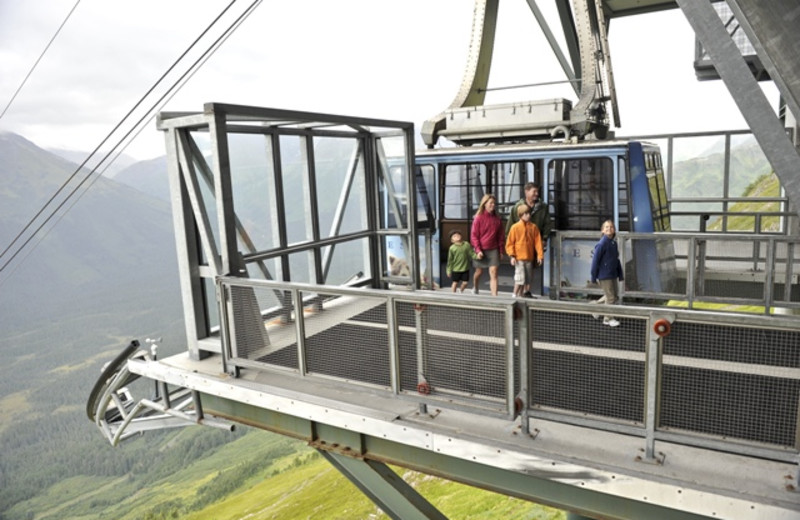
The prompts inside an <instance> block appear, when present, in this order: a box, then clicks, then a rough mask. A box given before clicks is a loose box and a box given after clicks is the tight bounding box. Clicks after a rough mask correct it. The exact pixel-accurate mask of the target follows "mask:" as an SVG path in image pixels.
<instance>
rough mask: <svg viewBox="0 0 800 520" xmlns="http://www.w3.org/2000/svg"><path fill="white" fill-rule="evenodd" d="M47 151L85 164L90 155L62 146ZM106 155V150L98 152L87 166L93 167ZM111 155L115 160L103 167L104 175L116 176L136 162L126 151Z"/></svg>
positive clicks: (70, 160) (76, 162)
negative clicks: (65, 148)
mask: <svg viewBox="0 0 800 520" xmlns="http://www.w3.org/2000/svg"><path fill="white" fill-rule="evenodd" d="M47 151H48V152H50V153H52V154H53V155H57V156H59V157H61V158H62V159H66V160H67V161H69V162H71V163H75V164H83V161H86V159H87V157H88V156H89V152H77V151H75V150H64V149H62V148H48V149H47ZM104 156H105V153H104V152H98V153H97V155H96V156H95V157H94V158H93V160H92V161H87V164H86V166H87V167H89V168H91V167H93V166H94V165H95V164H97V162H98V161H100V160H102V159H103V157H104ZM111 157H113V158H114V161H113V162H112V163H111V164H109V165H108V167H107V168H101V170H102V172H100V173H101V175H103V176H104V177H108V178H114V176H115V175H116V174H117V173H119V172H120V171H122V170H123V169H125V168H127V167H128V166H130V165H131V164H134V163H135V162H136V159H134V158H133V157H131V156H130V155H125V154H124V153H121V154H119V155H115V154H112V155H111ZM106 162H107V161H106Z"/></svg>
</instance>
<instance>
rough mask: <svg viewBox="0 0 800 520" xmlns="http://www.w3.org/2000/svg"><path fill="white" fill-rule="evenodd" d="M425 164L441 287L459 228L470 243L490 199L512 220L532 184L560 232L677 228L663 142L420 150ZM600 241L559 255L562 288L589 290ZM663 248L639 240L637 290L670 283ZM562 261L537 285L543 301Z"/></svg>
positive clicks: (634, 257)
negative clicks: (609, 223) (609, 224)
mask: <svg viewBox="0 0 800 520" xmlns="http://www.w3.org/2000/svg"><path fill="white" fill-rule="evenodd" d="M416 165H417V181H418V186H417V189H418V198H417V202H418V213H419V215H418V217H419V220H420V226H419V228H420V229H424V228H425V226H426V225H428V226H429V229H431V231H432V244H433V247H432V250H433V255H434V259H433V261H432V262H431V265H432V266H433V270H434V271H433V273H432V274H433V278H434V280H436V281H437V282H439V283H443V284H447V283H448V281H447V280H442V277H443V276H445V273H444V270H445V269H444V264H442V262H445V261H446V259H447V249H448V247H449V245H450V243H449V239H448V238H447V237H449V234H450V231H451V230H452V229H459V230H461V231H462V233H464V237H465V239H468V238H469V233H470V227H471V223H472V220H473V218H474V216H475V212H476V211H477V208H478V205H479V203H480V200H481V197H482V196H483V195H484V194H486V193H491V194H494V195H495V196H496V197H497V203H498V211H500V213H501V216H502V218H503V220H504V221H505V220H506V219H508V216H509V212H510V211H511V208H512V207H513V206H514V204H515V203H516V202H517V201H518V200H520V199H521V198H523V197H524V190H523V187H524V186H525V184H526V183H528V182H534V183H537V184H539V185H540V187H541V196H542V198H543V199H544V200H545V202H546V203H547V205H548V207H549V209H550V214H551V219H552V222H553V230H554V231H583V232H596V237H597V239H599V237H600V227H601V225H602V223H603V222H604V221H605V220H607V219H612V220H613V221H614V223H615V225H616V227H617V230H618V231H620V232H633V233H653V232H659V231H669V230H670V217H669V209H668V204H667V194H666V186H665V183H664V172H663V168H662V163H661V154H660V151H659V148H658V146H656V145H654V144H650V143H645V142H639V141H628V140H610V141H586V142H578V143H573V142H547V143H531V144H502V145H487V146H471V147H458V148H439V149H429V150H423V151H420V152H418V153H417V156H416ZM597 239H587V240H571V241H570V242H569V247H568V248H567V249H566V250H562V251H560V252H559V254H560V255H561V258H560V261H561V262H562V264H561V265H562V280H561V281H560V282H558V285H560V286H564V284H565V281H566V283H567V284H572V285H581V286H585V284H586V281H587V280H588V278H589V265H590V262H591V254H592V250H593V246H594V243H595V242H596V240H597ZM659 248H663V246H662V245H660V244H658V242H657V241H655V240H654V241H652V242H651V241H646V240H645V241H637V242H636V243H635V246H634V248H633V249H634V250H633V251H629V252H628V255H627V256H626V258H628V265H627V266H626V273H629V274H628V275H627V276H628V277H629V278H631V276H630V275H631V274H633V275H634V276H633V278H634V279H632V280H631V279H629V280H628V281H627V284H628V286H629V287H630V286H631V285H632V284H633V285H634V286H635V289H637V290H642V291H660V290H662V286H663V285H665V284H667V283H670V281H669V280H665V279H664V275H663V273H662V270H660V269H659V263H663V261H664V259H665V257H673V256H674V254H673V253H672V252H671V251H665V250H659ZM554 254H555V253H554V252H553V251H552V248H550V250H549V251H548V253H547V255H548V256H547V258H546V260H545V269H544V272H543V280H540V281H538V283H537V286H538V287H536V290H537V292H539V294H547V293H548V291H549V289H550V288H551V287H554V286H555V285H554V284H555V283H556V282H554V281H552V280H550V268H549V267H550V265H551V264H552V262H553V261H554V257H553V255H554ZM631 262H633V265H631ZM506 263H507V260H506ZM631 268H632V269H633V270H631ZM501 269H502V267H501ZM423 271H424V266H423ZM663 272H669V270H664V271H663ZM540 273H541V270H540ZM660 273H661V274H660Z"/></svg>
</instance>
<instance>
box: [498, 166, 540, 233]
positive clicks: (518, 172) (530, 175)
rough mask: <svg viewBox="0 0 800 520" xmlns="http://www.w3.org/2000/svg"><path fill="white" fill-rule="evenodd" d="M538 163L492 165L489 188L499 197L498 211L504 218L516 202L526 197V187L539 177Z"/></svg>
mask: <svg viewBox="0 0 800 520" xmlns="http://www.w3.org/2000/svg"><path fill="white" fill-rule="evenodd" d="M537 165H538V163H533V162H525V161H516V162H503V163H494V164H493V165H492V167H491V179H490V180H491V187H490V188H489V190H490V191H491V192H492V193H493V194H494V195H495V196H496V197H497V211H499V212H500V216H501V217H502V218H503V219H507V218H508V214H509V212H510V211H511V208H512V207H513V206H514V204H516V203H517V201H519V199H521V198H523V197H524V187H525V183H527V182H528V181H529V180H531V179H536V178H538V175H536V174H537V173H538V172H536V171H535V170H536V166H537Z"/></svg>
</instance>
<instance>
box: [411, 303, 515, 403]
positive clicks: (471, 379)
mask: <svg viewBox="0 0 800 520" xmlns="http://www.w3.org/2000/svg"><path fill="white" fill-rule="evenodd" d="M397 313H398V325H399V326H400V341H399V357H400V380H401V381H400V384H401V390H404V391H416V390H417V385H418V384H419V383H427V384H428V385H429V389H430V392H431V394H433V395H436V394H448V395H450V396H453V395H454V396H459V395H460V396H469V397H478V398H486V399H493V400H494V399H501V400H503V401H505V400H506V396H507V392H508V390H507V389H508V377H507V370H508V368H507V367H508V362H509V360H508V355H507V352H506V351H507V347H506V339H505V314H504V312H503V311H502V310H497V311H492V310H489V309H464V308H458V307H448V306H444V305H425V306H417V307H415V306H414V305H413V304H411V303H405V302H399V303H398V304H397ZM417 326H419V327H420V330H421V331H422V333H421V334H420V335H419V336H418V335H417V333H416V330H417Z"/></svg>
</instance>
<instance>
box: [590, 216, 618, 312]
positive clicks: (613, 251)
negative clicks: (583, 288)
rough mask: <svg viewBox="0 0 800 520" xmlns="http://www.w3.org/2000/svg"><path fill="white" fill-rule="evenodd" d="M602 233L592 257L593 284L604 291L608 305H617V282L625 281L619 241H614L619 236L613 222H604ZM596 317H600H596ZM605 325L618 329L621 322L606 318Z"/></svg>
mask: <svg viewBox="0 0 800 520" xmlns="http://www.w3.org/2000/svg"><path fill="white" fill-rule="evenodd" d="M601 231H602V232H603V236H602V238H600V241H599V242H598V243H597V245H595V246H594V254H593V255H592V271H591V275H592V283H597V284H598V285H600V288H601V289H603V298H604V299H605V303H606V305H614V304H616V303H617V280H620V281H622V280H624V279H625V274H624V273H623V272H622V264H620V262H619V249H618V248H617V241H616V240H614V237H615V236H616V235H617V229H616V228H615V227H614V222H613V221H611V220H606V221H605V222H603V227H602V228H601ZM595 317H599V316H597V315H595ZM603 325H608V326H609V327H617V326H619V321H617V319H616V318H614V317H613V316H605V317H604V318H603Z"/></svg>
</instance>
